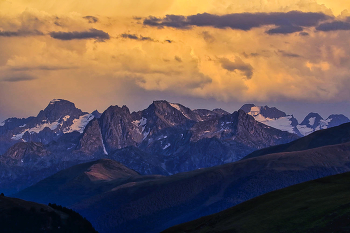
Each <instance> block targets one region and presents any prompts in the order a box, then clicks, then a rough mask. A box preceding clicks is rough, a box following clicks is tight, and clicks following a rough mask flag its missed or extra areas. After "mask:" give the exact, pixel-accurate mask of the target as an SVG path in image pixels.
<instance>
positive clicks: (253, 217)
mask: <svg viewBox="0 0 350 233" xmlns="http://www.w3.org/2000/svg"><path fill="white" fill-rule="evenodd" d="M349 231H350V173H349V172H348V173H344V174H340V175H335V176H330V177H326V178H322V179H318V180H314V181H309V182H306V183H302V184H298V185H294V186H291V187H288V188H285V189H281V190H277V191H274V192H271V193H268V194H265V195H262V196H260V197H257V198H254V199H251V200H249V201H246V202H244V203H241V204H239V205H237V206H234V207H232V208H230V209H227V210H225V211H222V212H220V213H217V214H214V215H210V216H206V217H203V218H200V219H197V220H195V221H192V222H188V223H184V224H181V225H178V226H175V227H172V228H170V229H168V230H166V231H164V232H166V233H171V232H201V233H205V232H208V233H209V232H211V233H212V232H232V233H240V232H268V233H273V232H284V233H287V232H349Z"/></svg>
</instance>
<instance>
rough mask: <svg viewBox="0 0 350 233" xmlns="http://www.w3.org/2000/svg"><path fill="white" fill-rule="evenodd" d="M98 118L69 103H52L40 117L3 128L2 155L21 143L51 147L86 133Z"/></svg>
mask: <svg viewBox="0 0 350 233" xmlns="http://www.w3.org/2000/svg"><path fill="white" fill-rule="evenodd" d="M93 118H94V116H93V115H92V114H88V113H86V112H82V111H81V110H80V109H78V108H76V107H75V105H74V103H72V102H69V101H67V100H62V99H57V100H52V101H51V102H50V103H49V105H48V106H47V107H46V108H45V109H44V110H42V111H40V112H39V114H38V115H37V116H36V117H29V118H24V119H18V118H10V119H7V120H5V121H4V122H3V123H2V125H0V154H3V153H5V151H6V150H7V149H8V148H9V147H10V146H12V145H14V144H15V143H17V142H31V141H32V142H40V143H43V144H45V145H46V144H49V143H50V142H52V141H55V140H58V138H59V137H61V136H62V135H63V134H66V133H71V132H74V131H78V132H80V133H82V132H83V130H84V128H85V126H86V125H87V123H88V122H89V121H90V120H92V119H93Z"/></svg>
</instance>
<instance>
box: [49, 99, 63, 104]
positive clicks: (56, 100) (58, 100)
mask: <svg viewBox="0 0 350 233" xmlns="http://www.w3.org/2000/svg"><path fill="white" fill-rule="evenodd" d="M60 101H61V100H60V99H53V100H51V101H50V104H54V103H55V102H60Z"/></svg>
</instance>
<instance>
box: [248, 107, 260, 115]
mask: <svg viewBox="0 0 350 233" xmlns="http://www.w3.org/2000/svg"><path fill="white" fill-rule="evenodd" d="M248 114H249V115H251V116H257V115H259V114H260V107H257V106H254V107H252V108H251V109H250V112H248Z"/></svg>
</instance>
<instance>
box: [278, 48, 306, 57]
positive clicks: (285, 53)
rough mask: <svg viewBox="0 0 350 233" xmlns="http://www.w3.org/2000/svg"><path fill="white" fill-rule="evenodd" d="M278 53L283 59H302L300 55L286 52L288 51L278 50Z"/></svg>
mask: <svg viewBox="0 0 350 233" xmlns="http://www.w3.org/2000/svg"><path fill="white" fill-rule="evenodd" d="M278 52H279V53H280V54H281V55H282V56H283V57H291V58H297V57H301V56H300V55H299V54H296V53H290V52H286V51H284V50H281V49H280V50H278Z"/></svg>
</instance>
